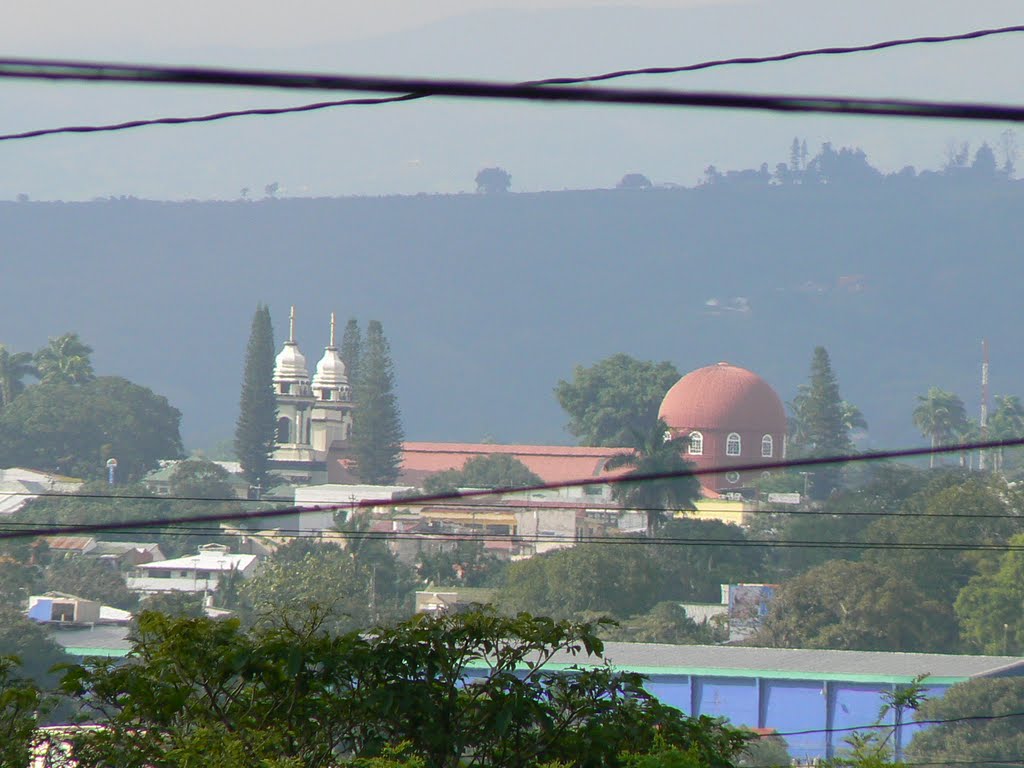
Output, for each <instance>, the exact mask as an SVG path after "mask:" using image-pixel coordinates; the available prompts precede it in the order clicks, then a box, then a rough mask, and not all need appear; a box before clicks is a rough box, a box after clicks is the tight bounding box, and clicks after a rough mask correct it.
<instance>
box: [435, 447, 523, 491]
mask: <svg viewBox="0 0 1024 768" xmlns="http://www.w3.org/2000/svg"><path fill="white" fill-rule="evenodd" d="M542 482H543V480H541V478H540V477H538V476H537V475H535V474H534V473H533V472H531V471H530V469H529V467H527V466H526V465H525V464H523V462H521V461H520V460H519V459H517V458H516V457H515V456H509V455H507V454H504V453H494V454H491V455H489V456H474V457H473V458H471V459H468V460H467V461H466V463H465V464H464V465H463V466H462V469H449V470H446V471H444V472H438V473H436V474H434V475H431V476H430V477H428V478H427V479H426V481H425V482H424V483H423V490H424V491H426V492H427V493H446V492H449V491H454V490H457V489H459V488H517V487H521V486H526V485H540V484H541V483H542Z"/></svg>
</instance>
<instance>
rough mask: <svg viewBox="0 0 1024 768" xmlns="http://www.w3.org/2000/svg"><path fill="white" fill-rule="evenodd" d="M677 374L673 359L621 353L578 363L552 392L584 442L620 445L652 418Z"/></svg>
mask: <svg viewBox="0 0 1024 768" xmlns="http://www.w3.org/2000/svg"><path fill="white" fill-rule="evenodd" d="M679 376H680V374H679V371H678V370H677V369H676V367H675V366H674V365H672V363H669V362H661V363H655V362H650V361H644V360H637V359H635V358H633V357H630V356H629V355H626V354H622V353H619V354H615V355H612V356H611V357H607V358H605V359H604V360H599V361H598V362H596V363H594V364H593V365H592V366H589V367H586V368H585V367H583V366H581V365H578V366H576V368H575V370H574V371H573V375H572V381H565V380H562V381H559V382H558V386H556V387H555V397H556V398H558V404H559V405H561V406H562V408H563V409H564V410H565V412H566V413H568V414H569V424H568V425H567V426H566V429H568V430H569V432H571V433H572V434H573V435H575V436H576V437H578V438H579V440H580V442H581V443H582V444H583V445H604V446H611V447H620V446H625V445H629V444H630V440H631V438H632V436H633V433H634V432H641V433H642V432H645V431H646V430H647V429H648V428H649V427H650V425H651V424H652V423H654V420H655V419H657V418H658V408H659V406H660V405H661V401H662V400H663V399H664V397H665V393H666V392H668V391H669V389H670V388H671V387H672V385H673V384H675V383H676V382H677V381H679Z"/></svg>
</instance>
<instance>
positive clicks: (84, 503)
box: [11, 481, 222, 559]
mask: <svg viewBox="0 0 1024 768" xmlns="http://www.w3.org/2000/svg"><path fill="white" fill-rule="evenodd" d="M82 493H83V494H97V497H94V498H89V497H87V496H85V495H75V494H68V495H66V496H50V497H40V498H38V499H34V500H32V501H31V502H29V503H28V504H26V505H25V506H24V507H23V508H22V509H20V510H19V511H18V512H16V513H14V515H12V516H11V520H12V522H17V523H21V524H24V523H33V524H36V525H54V524H58V525H81V524H83V523H124V522H134V521H139V520H153V519H157V518H165V517H168V516H171V517H180V516H183V515H191V514H213V512H214V511H215V510H216V509H217V508H222V507H221V505H210V504H209V503H206V502H202V501H197V502H191V503H189V502H176V501H174V500H172V499H168V498H163V497H160V496H154V495H153V494H152V493H151V492H150V491H149V490H148V489H147V488H146V487H145V486H142V485H116V486H113V487H111V486H108V485H107V484H106V483H104V482H102V481H95V482H92V483H86V484H85V485H84V486H83V488H82ZM197 528H200V529H201V526H193V528H191V529H190V530H188V531H182V530H180V529H176V528H173V527H172V528H148V529H146V533H145V535H144V538H145V539H146V540H147V541H153V542H157V543H158V544H160V548H161V549H162V550H163V552H164V554H165V555H167V556H168V557H178V556H179V555H181V554H184V553H193V552H195V551H196V547H197V546H199V545H200V544H206V543H212V542H217V541H220V539H221V537H220V529H219V528H218V527H217V526H216V525H215V524H209V528H208V530H209V535H208V536H202V535H197V533H198V531H197V530H196V529H197ZM139 536H140V534H139V533H137V532H135V533H109V534H105V536H104V538H107V539H111V540H115V541H116V540H125V539H129V540H133V541H134V540H138V538H139ZM38 554H39V556H40V557H42V556H43V553H42V552H40V553H38ZM37 559H38V558H37Z"/></svg>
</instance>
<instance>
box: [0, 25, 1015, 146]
mask: <svg viewBox="0 0 1024 768" xmlns="http://www.w3.org/2000/svg"><path fill="white" fill-rule="evenodd" d="M1017 32H1024V25H1017V26H1009V27H997V28H993V29H978V30H974V31H971V32H962V33H959V34H953V35H930V36H925V37H909V38H898V39H895V40H884V41H882V42H877V43H868V44H866V45H852V46H832V47H827V48H809V49H803V50H798V51H790V52H788V53H780V54H774V55H769V56H740V57H734V58H726V59H713V60H710V61H702V62H697V63H695V64H684V65H681V66H673V67H641V68H638V69H620V70H615V71H613V72H604V73H602V74H597V75H582V76H578V77H550V78H545V79H542V80H527V81H524V82H522V83H520V84H521V85H579V84H584V83H596V82H602V81H607V80H616V79H620V78H626V77H636V76H640V75H667V74H680V73H684V72H697V71H700V70H705V69H714V68H717V67H731V66H747V65H753V64H767V63H773V62H783V61H792V60H794V59H802V58H807V57H813V56H840V55H848V54H854V53H865V52H873V51H882V50H886V49H889V48H897V47H902V46H910V45H922V44H936V43H950V42H959V41H966V40H978V39H981V38H985V37H992V36H994V35H1006V34H1012V33H1017ZM427 97H428V95H427V94H417V93H407V94H403V95H401V96H388V97H384V98H365V99H343V100H335V101H319V102H314V103H312V104H300V105H297V106H291V107H257V108H252V109H237V110H228V111H221V112H214V113H211V114H206V115H193V116H186V117H157V118H149V119H140V120H128V121H124V122H118V123H107V124H104V125H68V126H61V127H58V128H41V129H36V130H30V131H21V132H18V133H9V134H4V135H0V141H13V140H18V139H31V138H37V137H40V136H51V135H54V134H62V133H101V132H111V131H123V130H128V129H132V128H141V127H144V126H150V125H184V124H189V123H211V122H216V121H219V120H227V119H230V118H235V117H253V116H272V115H284V114H295V113H301V112H314V111H317V110H321V109H333V108H335V107H352V106H372V105H378V104H393V103H396V102H401V101H414V100H417V99H423V98H427Z"/></svg>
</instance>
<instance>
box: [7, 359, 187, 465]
mask: <svg viewBox="0 0 1024 768" xmlns="http://www.w3.org/2000/svg"><path fill="white" fill-rule="evenodd" d="M180 422H181V413H180V412H179V411H178V409H177V408H174V407H172V406H171V405H170V404H169V403H168V402H167V399H166V398H164V397H161V396H159V395H157V394H155V393H153V391H152V390H149V389H147V388H146V387H141V386H139V385H137V384H133V383H131V382H130V381H128V380H126V379H122V378H119V377H116V376H102V377H100V378H97V379H93V380H92V381H88V382H86V383H84V384H80V385H72V384H68V383H66V382H60V381H57V382H53V383H41V384H38V385H36V386H33V387H30V388H29V389H27V390H26V391H25V392H24V393H22V394H21V395H20V396H19V397H18V398H16V399H15V400H14V401H13V402H12V403H11V404H10V405H8V406H7V407H5V408H4V409H3V411H2V412H0V464H5V465H6V466H26V467H33V468H35V469H41V470H46V471H50V472H57V473H60V474H65V475H71V476H75V477H83V478H102V477H104V476H105V475H106V461H107V459H110V458H116V459H117V461H118V469H117V477H118V478H119V480H121V481H130V480H135V479H138V478H139V477H141V476H142V475H143V474H145V473H146V472H147V471H149V470H151V469H154V468H155V467H156V466H157V465H158V463H159V461H160V459H176V458H178V457H180V456H181V453H182V446H181V435H180V433H179V431H178V428H179V424H180Z"/></svg>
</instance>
